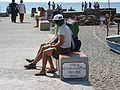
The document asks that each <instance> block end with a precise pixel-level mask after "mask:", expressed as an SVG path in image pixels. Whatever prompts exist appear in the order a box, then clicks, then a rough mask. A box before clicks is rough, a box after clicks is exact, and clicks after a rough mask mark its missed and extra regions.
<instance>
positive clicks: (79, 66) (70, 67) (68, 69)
mask: <svg viewBox="0 0 120 90" xmlns="http://www.w3.org/2000/svg"><path fill="white" fill-rule="evenodd" d="M62 68H63V74H62V75H63V77H64V78H84V77H85V76H86V64H85V63H83V62H74V63H73V62H72V63H64V64H63V65H62Z"/></svg>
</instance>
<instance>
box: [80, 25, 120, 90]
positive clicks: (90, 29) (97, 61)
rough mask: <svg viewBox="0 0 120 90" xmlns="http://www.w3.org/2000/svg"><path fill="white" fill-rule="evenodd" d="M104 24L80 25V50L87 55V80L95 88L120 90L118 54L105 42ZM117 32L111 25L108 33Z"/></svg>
mask: <svg viewBox="0 0 120 90" xmlns="http://www.w3.org/2000/svg"><path fill="white" fill-rule="evenodd" d="M106 31H107V29H106V28H105V27H104V26H80V33H79V38H80V39H81V40H82V47H81V51H82V52H84V53H86V54H87V55H88V57H89V65H90V66H89V69H90V72H89V73H90V76H89V80H90V82H91V83H92V85H93V86H94V87H95V89H96V90H120V54H117V53H115V52H113V51H111V50H110V49H109V48H108V47H107V44H106V42H105V38H106V35H107V34H106ZM112 34H117V28H116V26H112V27H111V28H110V30H109V35H112Z"/></svg>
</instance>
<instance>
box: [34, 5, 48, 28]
mask: <svg viewBox="0 0 120 90" xmlns="http://www.w3.org/2000/svg"><path fill="white" fill-rule="evenodd" d="M38 11H40V14H39V15H38V16H36V17H35V20H36V26H34V28H37V27H38V26H39V20H47V18H48V17H47V11H46V10H45V9H44V8H43V7H38Z"/></svg>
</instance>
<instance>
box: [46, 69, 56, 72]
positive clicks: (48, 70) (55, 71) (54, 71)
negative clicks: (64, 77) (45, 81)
mask: <svg viewBox="0 0 120 90" xmlns="http://www.w3.org/2000/svg"><path fill="white" fill-rule="evenodd" d="M55 72H56V71H55V70H50V69H49V70H48V71H47V73H55Z"/></svg>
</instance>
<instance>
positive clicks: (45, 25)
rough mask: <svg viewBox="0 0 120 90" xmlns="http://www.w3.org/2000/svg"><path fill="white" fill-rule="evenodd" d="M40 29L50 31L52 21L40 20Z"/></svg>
mask: <svg viewBox="0 0 120 90" xmlns="http://www.w3.org/2000/svg"><path fill="white" fill-rule="evenodd" d="M39 24H40V25H39V28H40V31H50V22H49V21H48V20H43V21H40V23H39Z"/></svg>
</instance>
